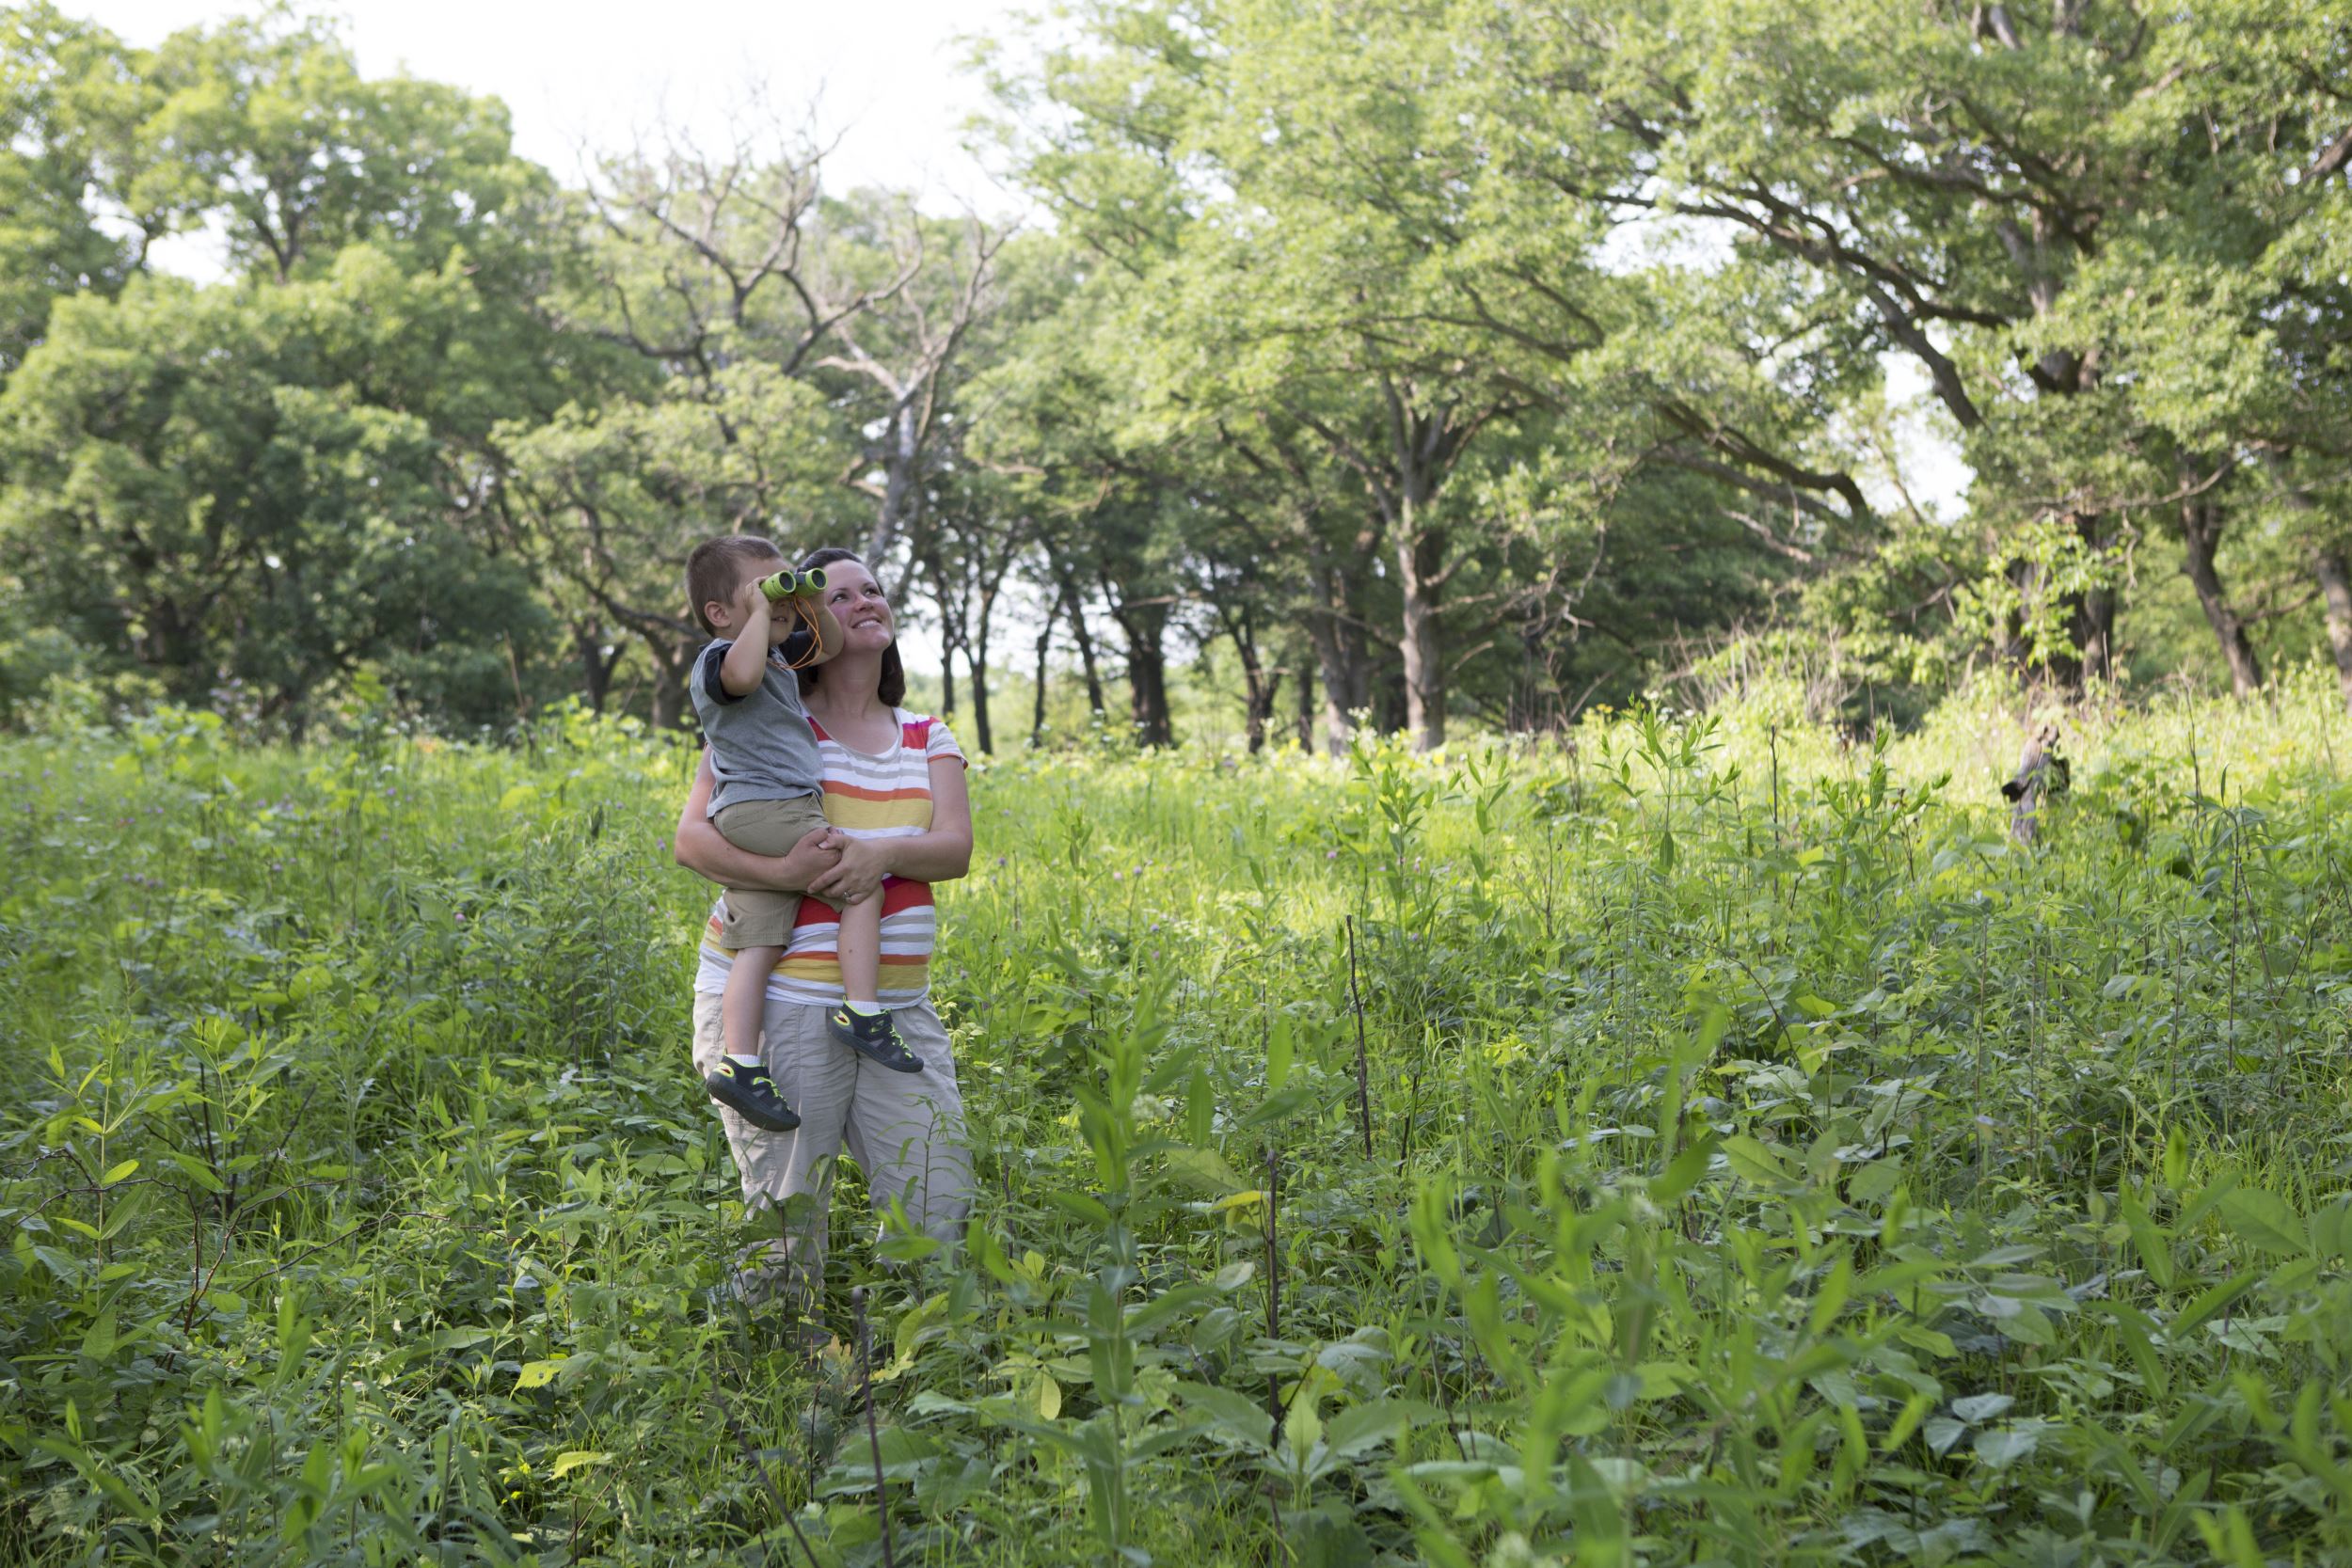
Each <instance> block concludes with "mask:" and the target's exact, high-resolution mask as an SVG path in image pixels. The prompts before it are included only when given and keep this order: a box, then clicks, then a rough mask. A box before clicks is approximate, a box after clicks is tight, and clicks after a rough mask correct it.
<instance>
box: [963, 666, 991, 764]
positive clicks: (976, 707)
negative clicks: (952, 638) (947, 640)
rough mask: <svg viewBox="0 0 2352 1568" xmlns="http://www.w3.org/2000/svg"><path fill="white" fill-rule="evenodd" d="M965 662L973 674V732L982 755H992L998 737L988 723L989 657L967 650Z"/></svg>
mask: <svg viewBox="0 0 2352 1568" xmlns="http://www.w3.org/2000/svg"><path fill="white" fill-rule="evenodd" d="M963 662H964V664H965V666H966V667H967V668H968V669H970V671H971V672H972V731H973V736H974V737H975V738H976V739H977V740H978V741H979V743H980V755H982V756H989V755H992V754H993V752H995V750H996V736H995V734H994V732H993V731H992V730H991V729H990V727H989V722H988V655H987V654H986V653H984V652H979V651H977V650H976V649H975V648H966V649H965V650H964V651H963Z"/></svg>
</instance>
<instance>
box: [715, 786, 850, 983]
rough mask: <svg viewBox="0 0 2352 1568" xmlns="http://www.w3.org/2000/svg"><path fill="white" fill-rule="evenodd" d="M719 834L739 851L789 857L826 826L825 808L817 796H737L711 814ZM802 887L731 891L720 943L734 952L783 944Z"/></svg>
mask: <svg viewBox="0 0 2352 1568" xmlns="http://www.w3.org/2000/svg"><path fill="white" fill-rule="evenodd" d="M711 821H712V822H714V823H716V824H717V825H718V828H719V832H720V835H721V836H722V837H723V838H724V839H725V840H726V841H727V842H728V843H729V844H732V845H734V846H735V847H737V848H738V849H746V850H749V851H750V852H751V853H753V854H755V855H786V854H790V853H791V852H792V847H793V846H794V845H796V844H798V843H800V842H801V840H802V839H803V838H805V837H807V836H808V835H809V834H810V833H812V832H816V831H817V830H818V829H819V828H822V827H823V826H824V825H825V809H824V807H823V806H822V805H821V804H819V803H818V797H817V796H814V795H795V796H794V797H792V799H790V800H738V801H737V802H736V803H735V804H733V805H731V806H726V807H723V808H722V809H721V811H720V813H719V815H718V816H714V817H712V818H711ZM805 891H806V890H805V889H803V888H794V889H793V890H791V891H790V892H788V893H780V892H777V891H775V890H773V889H771V888H741V887H731V888H729V889H727V898H726V915H725V917H724V918H723V919H722V920H721V922H720V929H719V941H720V942H721V943H722V944H723V946H725V947H726V948H727V949H728V950H729V951H731V952H740V951H741V950H742V949H744V948H746V947H782V946H784V945H785V944H786V943H787V942H789V941H790V940H791V936H792V922H793V921H794V920H795V919H796V918H798V917H799V915H800V912H801V895H802V894H803V892H805Z"/></svg>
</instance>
